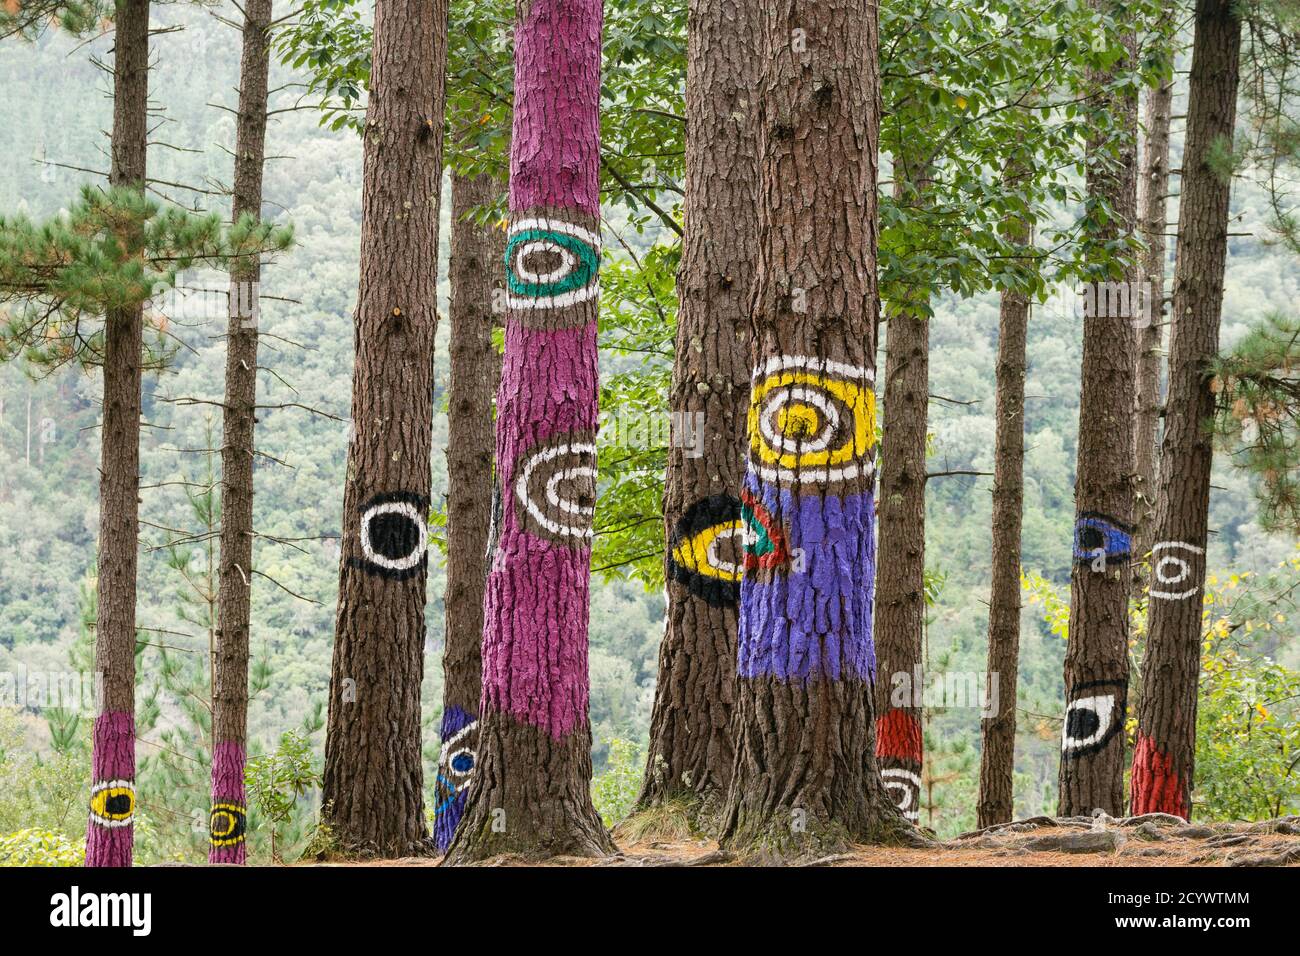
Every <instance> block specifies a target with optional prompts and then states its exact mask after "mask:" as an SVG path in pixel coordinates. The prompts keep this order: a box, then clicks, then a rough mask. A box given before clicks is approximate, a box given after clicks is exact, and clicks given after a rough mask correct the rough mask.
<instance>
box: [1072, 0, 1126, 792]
mask: <svg viewBox="0 0 1300 956" xmlns="http://www.w3.org/2000/svg"><path fill="white" fill-rule="evenodd" d="M1114 3H1115V0H1093V4H1094V6H1096V7H1097V8H1098V9H1108V8H1110V7H1111V6H1112V5H1113V4H1114ZM1128 40H1129V41H1130V42H1131V40H1132V38H1131V37H1130V38H1128ZM1126 46H1127V53H1126V54H1125V56H1124V57H1123V58H1122V59H1121V61H1120V63H1118V64H1117V65H1116V66H1115V67H1114V68H1113V69H1114V71H1118V70H1120V69H1126V68H1127V65H1126V62H1125V61H1128V62H1131V61H1132V59H1133V56H1134V53H1133V47H1132V46H1131V45H1128V44H1126ZM1113 80H1114V73H1097V74H1094V75H1093V77H1092V82H1093V84H1094V86H1095V87H1096V88H1098V89H1100V88H1102V87H1103V86H1105V85H1106V84H1109V83H1111V82H1113ZM1105 99H1106V100H1108V102H1107V103H1105V104H1104V108H1107V109H1109V110H1112V111H1114V112H1116V113H1118V114H1120V115H1121V116H1122V117H1123V127H1124V134H1123V136H1122V137H1121V139H1120V142H1119V143H1118V144H1112V143H1111V142H1110V141H1109V139H1103V138H1102V137H1101V136H1100V135H1096V136H1090V137H1089V140H1088V144H1087V151H1088V161H1087V182H1088V192H1089V195H1090V196H1092V197H1095V198H1097V199H1104V200H1105V201H1106V202H1107V203H1108V204H1109V205H1110V207H1111V209H1112V211H1113V213H1114V215H1112V216H1111V218H1110V219H1109V220H1108V221H1107V222H1106V223H1105V224H1104V225H1101V226H1100V227H1098V228H1096V229H1095V231H1094V233H1093V236H1092V238H1093V241H1094V242H1098V243H1100V242H1115V241H1119V240H1121V239H1123V238H1124V237H1125V236H1127V235H1128V234H1129V233H1130V232H1131V231H1132V228H1133V225H1134V218H1135V215H1136V206H1137V95H1136V93H1132V94H1119V93H1108V94H1105ZM1115 145H1117V152H1118V155H1117V156H1107V151H1108V150H1110V149H1111V148H1112V146H1115ZM1098 275H1099V276H1100V275H1101V273H1098ZM1129 278H1130V276H1129V275H1128V274H1127V273H1125V274H1122V275H1121V278H1120V280H1119V281H1120V282H1122V283H1123V284H1124V285H1125V286H1127V284H1128V280H1129ZM1100 281H1104V280H1100ZM1092 288H1093V290H1094V294H1093V295H1092V296H1091V299H1090V302H1091V304H1090V305H1089V307H1088V308H1087V312H1086V314H1085V316H1084V320H1083V367H1082V374H1081V378H1082V386H1081V395H1080V399H1079V445H1078V457H1077V462H1076V470H1075V482H1074V504H1075V526H1074V549H1073V569H1072V572H1071V574H1070V636H1069V641H1068V644H1067V647H1066V653H1065V694H1066V710H1065V720H1064V727H1063V732H1062V740H1061V765H1060V788H1061V792H1060V804H1059V807H1060V814H1061V815H1062V816H1075V815H1078V814H1089V813H1092V811H1093V810H1095V809H1098V808H1100V809H1102V810H1105V811H1106V812H1107V813H1109V814H1111V815H1112V816H1120V815H1121V812H1122V810H1123V807H1124V733H1123V728H1124V714H1125V708H1126V703H1127V697H1128V595H1129V585H1130V572H1129V561H1130V558H1131V553H1132V549H1133V540H1132V535H1133V518H1132V514H1133V488H1132V484H1131V475H1132V472H1133V394H1134V380H1133V378H1134V376H1133V372H1134V355H1135V348H1136V346H1135V342H1136V334H1135V330H1134V328H1133V320H1132V313H1133V308H1132V302H1131V301H1130V300H1128V299H1127V298H1126V297H1125V296H1124V295H1123V294H1116V295H1112V294H1110V292H1109V290H1108V289H1107V288H1106V287H1105V286H1102V285H1099V284H1098V283H1094V284H1093V286H1092Z"/></svg>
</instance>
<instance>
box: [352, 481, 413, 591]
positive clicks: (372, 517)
mask: <svg viewBox="0 0 1300 956" xmlns="http://www.w3.org/2000/svg"><path fill="white" fill-rule="evenodd" d="M428 511H429V508H428V505H427V504H426V503H425V501H424V499H423V498H421V497H420V496H419V495H414V494H408V493H404V492H396V493H390V494H381V495H375V496H374V497H373V498H371V499H370V500H368V501H367V502H366V503H365V504H363V505H362V506H361V525H360V537H361V553H362V555H363V556H364V557H363V559H362V560H361V561H360V562H358V563H359V564H360V566H361V567H363V568H365V569H366V570H367V571H370V572H371V573H374V574H379V575H382V576H383V577H389V578H397V579H401V578H405V577H409V576H410V575H412V574H416V573H418V572H419V571H420V570H421V569H422V568H423V567H424V564H425V559H426V558H427V556H428V552H429V526H428V523H427V515H428Z"/></svg>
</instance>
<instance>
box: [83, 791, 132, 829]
mask: <svg viewBox="0 0 1300 956" xmlns="http://www.w3.org/2000/svg"><path fill="white" fill-rule="evenodd" d="M134 814H135V785H134V784H133V783H132V782H131V781H130V780H107V781H105V782H103V783H98V784H96V785H95V786H94V787H93V788H91V791H90V816H91V819H93V820H94V821H95V822H96V823H98V824H99V825H100V826H104V827H124V826H129V825H130V824H131V817H132V816H133V815H134Z"/></svg>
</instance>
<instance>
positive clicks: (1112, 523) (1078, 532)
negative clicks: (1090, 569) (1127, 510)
mask: <svg viewBox="0 0 1300 956" xmlns="http://www.w3.org/2000/svg"><path fill="white" fill-rule="evenodd" d="M1132 551H1133V529H1132V528H1130V527H1129V526H1128V525H1126V524H1123V523H1122V522H1119V521H1116V520H1115V519H1114V518H1108V517H1106V516H1105V515H1103V514H1098V513H1097V512H1095V511H1084V512H1082V513H1080V515H1079V517H1078V519H1077V520H1076V521H1075V523H1074V560H1075V562H1076V563H1078V564H1091V563H1092V562H1093V561H1096V560H1097V559H1098V558H1104V559H1105V560H1106V561H1111V562H1123V561H1127V560H1128V559H1129V556H1130V555H1131V554H1132Z"/></svg>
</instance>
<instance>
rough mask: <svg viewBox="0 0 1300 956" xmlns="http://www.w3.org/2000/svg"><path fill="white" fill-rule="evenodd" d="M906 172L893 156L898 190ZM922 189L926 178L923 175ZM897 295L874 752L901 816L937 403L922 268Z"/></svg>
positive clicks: (911, 774) (916, 742)
mask: <svg viewBox="0 0 1300 956" xmlns="http://www.w3.org/2000/svg"><path fill="white" fill-rule="evenodd" d="M906 176H907V173H906V171H905V170H904V168H903V167H902V164H900V163H897V162H896V164H895V181H896V183H897V186H896V188H895V193H896V194H897V195H899V196H902V195H903V194H904V192H905V189H906V186H905V183H906ZM916 185H917V186H919V187H921V188H923V187H924V185H925V184H924V182H922V181H920V180H918V181H917V183H916ZM918 279H919V280H920V281H919V283H918V286H917V287H915V288H913V289H909V290H908V291H907V292H906V293H905V296H906V298H905V299H904V301H902V302H897V303H891V305H892V306H894V308H892V309H891V310H890V312H889V318H888V321H887V330H888V339H887V345H886V357H885V395H884V398H885V401H884V433H883V437H882V438H881V441H880V456H881V465H880V543H879V546H880V553H881V554H887V555H889V560H888V561H884V562H881V564H880V571H879V576H878V578H877V580H876V619H875V635H874V636H875V641H876V662H877V666H878V667H879V678H878V680H877V681H876V700H875V703H876V713H877V714H878V715H879V716H878V717H877V721H876V758H877V760H878V761H879V765H880V774H881V777H882V778H883V779H884V781H885V786H886V788H888V789H889V791H890V792H891V793H892V794H893V795H894V798H895V801H896V802H897V805H898V808H899V810H901V811H902V813H903V816H905V817H906V818H907V819H908V820H911V821H912V822H916V821H918V820H919V819H920V812H921V770H922V762H923V760H924V754H923V735H922V725H921V718H922V715H923V708H922V707H920V706H919V704H918V701H919V699H920V696H919V692H920V687H918V686H917V684H918V678H920V677H921V676H922V673H923V671H922V665H923V646H922V644H923V635H924V630H925V436H926V429H927V422H928V412H929V402H930V323H929V321H928V319H927V317H926V315H925V314H924V312H923V311H922V310H921V309H920V308H918V307H917V302H916V301H915V300H916V298H919V297H922V296H928V295H929V285H928V277H918Z"/></svg>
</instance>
